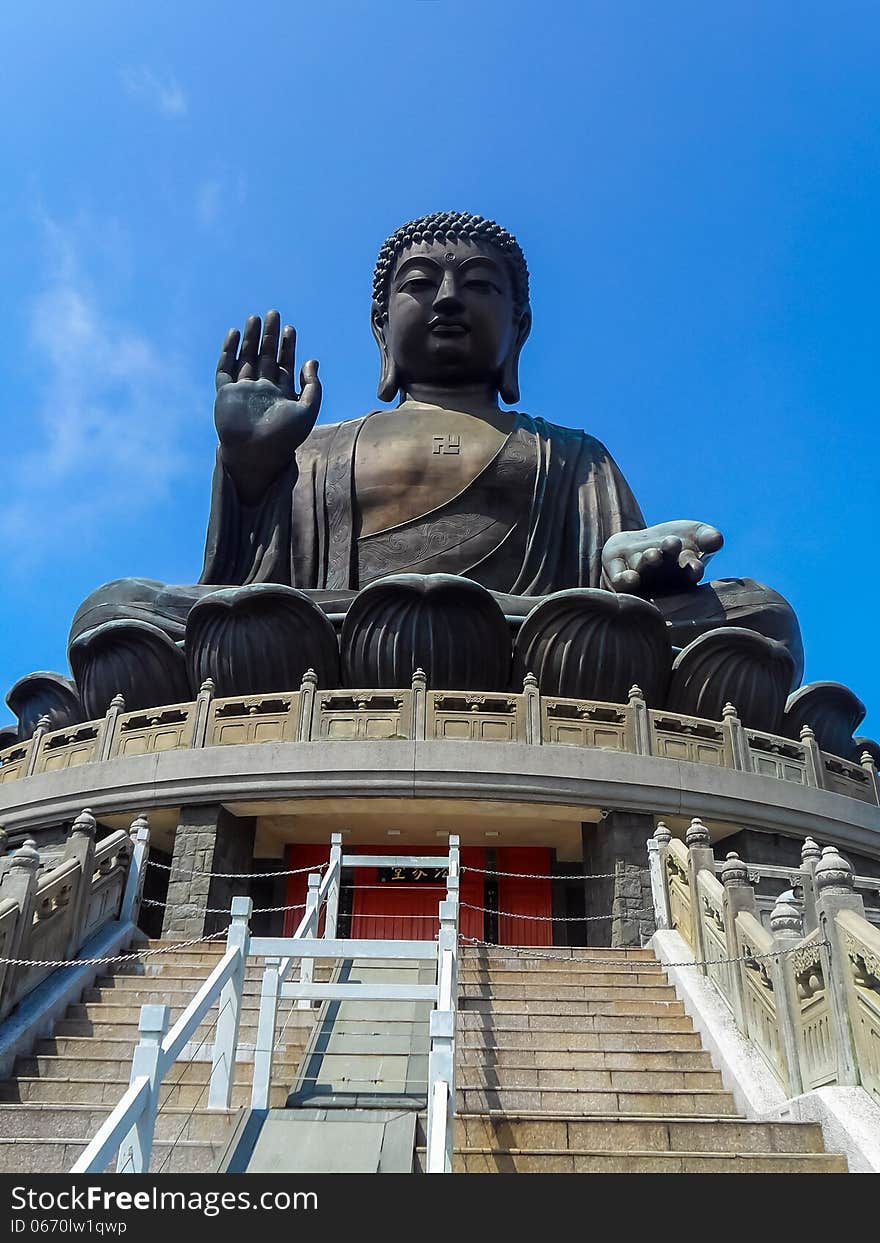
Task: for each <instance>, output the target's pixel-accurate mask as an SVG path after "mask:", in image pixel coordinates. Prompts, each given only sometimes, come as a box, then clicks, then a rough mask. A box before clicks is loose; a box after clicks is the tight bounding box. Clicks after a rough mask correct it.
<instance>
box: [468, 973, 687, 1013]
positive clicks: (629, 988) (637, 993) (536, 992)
mask: <svg viewBox="0 0 880 1243" xmlns="http://www.w3.org/2000/svg"><path fill="white" fill-rule="evenodd" d="M481 1000H485V1001H495V1002H502V1001H527V1002H536V1001H552V1002H553V1003H554V1004H561V1003H568V1002H581V1001H590V1002H596V1001H615V1002H622V1003H625V1004H627V1005H636V1006H639V1007H640V1008H641V1007H642V1006H648V1005H649V1004H650V1003H651V1002H662V1003H664V1004H669V1003H673V1004H675V1005H679V1004H680V1003H679V1002H678V999H677V998H676V996H675V989H674V988H672V986H671V985H669V984H658V985H655V986H653V987H649V986H648V985H646V984H640V985H634V984H630V985H621V986H619V987H612V986H605V985H597V986H595V987H594V986H593V985H591V984H559V985H555V984H532V983H526V984H496V983H495V981H494V980H493V981H491V982H489V983H486V984H467V983H462V982H461V981H459V990H458V1004H459V1005H460V1006H461V1007H463V1008H465V1009H467V1008H469V1007H470V1004H471V1002H472V1001H481Z"/></svg>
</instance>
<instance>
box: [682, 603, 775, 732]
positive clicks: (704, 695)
mask: <svg viewBox="0 0 880 1243" xmlns="http://www.w3.org/2000/svg"><path fill="white" fill-rule="evenodd" d="M793 674H794V660H793V659H792V657H791V654H790V653H789V652H788V650H787V649H786V648H785V647H783V645H782V644H781V643H777V642H776V640H775V639H767V638H765V637H764V636H763V635H760V634H756V633H755V631H754V630H743V629H741V628H740V627H738V626H724V627H722V628H719V629H718V630H710V631H709V632H708V633H707V634H703V635H700V637H699V638H698V639H694V641H693V643H689V644H688V645H687V647H686V648H684V650H683V651H681V652H680V653H679V655H678V656H676V658H675V663H674V664H673V666H672V682H671V683H670V687H669V696H668V698H667V702H666V706H667V708H668V709H669V710H670V712H681V713H683V714H685V715H687V716H699V717H707V718H708V719H709V720H713V721H720V720H721V719H722V716H723V714H724V706H725V704H728V703H730V704H733V705H734V707H735V708H736V710H737V715H738V716H739V719H740V720H741V721H742V723H743V725H746V726H748V727H749V728H750V729H762V730H767V731H768V732H770V733H778V732H779V725H780V722H781V721H782V713H783V709H784V707H785V696H786V694H787V692H788V688H789V687H790V686H791V679H792V676H793Z"/></svg>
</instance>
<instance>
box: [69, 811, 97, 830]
mask: <svg viewBox="0 0 880 1243" xmlns="http://www.w3.org/2000/svg"><path fill="white" fill-rule="evenodd" d="M97 828H98V822H97V820H96V819H95V817H94V816H93V815H92V812H91V808H89V807H84V808H83V809H82V811H81V812H80V813H79V815H78V816H77V818H76V819H75V820H74V822H73V824H72V825H71V829H70V832H71V834H73V833H75V834H76V835H77V836H78V837H94V836H95V832H96V831H97Z"/></svg>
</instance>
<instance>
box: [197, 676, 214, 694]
mask: <svg viewBox="0 0 880 1243" xmlns="http://www.w3.org/2000/svg"><path fill="white" fill-rule="evenodd" d="M199 694H200V695H213V694H214V679H213V678H205V680H204V682H203V683H202V685H201V686H200V687H199Z"/></svg>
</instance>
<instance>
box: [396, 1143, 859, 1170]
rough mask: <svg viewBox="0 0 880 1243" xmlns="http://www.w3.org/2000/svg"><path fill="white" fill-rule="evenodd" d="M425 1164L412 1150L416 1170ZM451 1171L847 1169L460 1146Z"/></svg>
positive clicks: (821, 1160)
mask: <svg viewBox="0 0 880 1243" xmlns="http://www.w3.org/2000/svg"><path fill="white" fill-rule="evenodd" d="M424 1168H425V1150H424V1149H417V1150H416V1157H415V1169H416V1171H419V1172H420V1171H422V1170H424ZM452 1169H453V1173H455V1174H846V1173H848V1172H849V1171H848V1169H847V1164H846V1159H845V1158H844V1157H838V1156H827V1155H826V1154H824V1153H821V1154H819V1153H796V1154H792V1153H775V1152H769V1153H749V1154H740V1153H734V1152H724V1153H701V1152H681V1153H675V1152H636V1151H633V1150H630V1151H629V1152H625V1153H623V1152H620V1153H618V1152H595V1151H594V1152H591V1151H589V1150H584V1149H572V1150H570V1151H569V1152H553V1151H541V1150H540V1149H533V1150H526V1151H518V1150H514V1149H509V1148H508V1149H504V1148H494V1149H493V1148H465V1149H464V1150H462V1151H458V1152H456V1154H455V1157H454V1160H453V1166H452Z"/></svg>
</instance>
